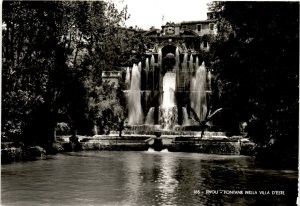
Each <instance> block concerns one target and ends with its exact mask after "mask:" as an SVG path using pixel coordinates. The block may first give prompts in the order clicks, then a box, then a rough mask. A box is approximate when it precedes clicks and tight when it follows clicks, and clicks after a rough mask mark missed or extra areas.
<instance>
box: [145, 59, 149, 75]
mask: <svg viewBox="0 0 300 206" xmlns="http://www.w3.org/2000/svg"><path fill="white" fill-rule="evenodd" d="M145 71H146V73H148V72H149V59H148V58H146V62H145Z"/></svg>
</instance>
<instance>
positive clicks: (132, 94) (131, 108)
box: [128, 64, 144, 125]
mask: <svg viewBox="0 0 300 206" xmlns="http://www.w3.org/2000/svg"><path fill="white" fill-rule="evenodd" d="M140 66H141V65H140V64H139V66H137V65H136V64H134V65H133V67H132V74H131V76H132V77H131V84H130V91H129V96H128V112H129V114H128V124H129V125H140V124H143V118H144V115H143V110H142V106H141V70H140Z"/></svg>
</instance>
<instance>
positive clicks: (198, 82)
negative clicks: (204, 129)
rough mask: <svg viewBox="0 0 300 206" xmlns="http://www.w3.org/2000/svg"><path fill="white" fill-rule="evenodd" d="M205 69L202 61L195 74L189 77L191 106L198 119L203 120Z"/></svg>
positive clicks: (205, 107) (205, 105)
mask: <svg viewBox="0 0 300 206" xmlns="http://www.w3.org/2000/svg"><path fill="white" fill-rule="evenodd" d="M206 77H207V75H206V69H205V64H204V62H203V63H202V65H201V66H200V67H199V68H198V69H197V71H196V74H195V76H194V77H192V79H191V93H190V99H191V107H192V108H193V109H194V111H195V112H196V114H197V116H198V118H199V120H200V121H203V120H204V119H205V116H206V112H207V101H206Z"/></svg>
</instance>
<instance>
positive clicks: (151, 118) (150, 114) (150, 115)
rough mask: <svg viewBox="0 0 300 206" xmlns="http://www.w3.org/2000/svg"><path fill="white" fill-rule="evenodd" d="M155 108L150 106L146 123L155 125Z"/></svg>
mask: <svg viewBox="0 0 300 206" xmlns="http://www.w3.org/2000/svg"><path fill="white" fill-rule="evenodd" d="M154 110H155V108H154V107H151V108H150V110H149V112H148V114H147V117H146V121H145V124H146V125H154Z"/></svg>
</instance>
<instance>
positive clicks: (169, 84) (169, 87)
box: [162, 72, 176, 108]
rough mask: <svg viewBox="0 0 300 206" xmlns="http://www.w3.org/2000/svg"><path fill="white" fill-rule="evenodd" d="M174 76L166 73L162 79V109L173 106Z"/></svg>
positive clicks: (171, 73)
mask: <svg viewBox="0 0 300 206" xmlns="http://www.w3.org/2000/svg"><path fill="white" fill-rule="evenodd" d="M175 89H176V74H175V73H174V72H167V73H166V74H165V76H164V78H163V92H164V93H163V102H162V107H163V108H169V107H174V106H175Z"/></svg>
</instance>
